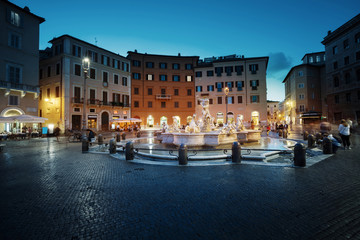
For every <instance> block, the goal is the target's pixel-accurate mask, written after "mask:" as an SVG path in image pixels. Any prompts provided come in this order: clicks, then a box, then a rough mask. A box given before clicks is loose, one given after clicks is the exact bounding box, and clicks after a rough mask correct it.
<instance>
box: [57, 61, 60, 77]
mask: <svg viewBox="0 0 360 240" xmlns="http://www.w3.org/2000/svg"><path fill="white" fill-rule="evenodd" d="M59 74H60V63H57V64H56V75H59Z"/></svg>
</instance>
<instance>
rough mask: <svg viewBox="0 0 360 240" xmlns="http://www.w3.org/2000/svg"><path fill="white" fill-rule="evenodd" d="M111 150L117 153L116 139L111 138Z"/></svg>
mask: <svg viewBox="0 0 360 240" xmlns="http://www.w3.org/2000/svg"><path fill="white" fill-rule="evenodd" d="M109 152H110V154H115V153H116V142H115V140H114V139H111V140H110V143H109Z"/></svg>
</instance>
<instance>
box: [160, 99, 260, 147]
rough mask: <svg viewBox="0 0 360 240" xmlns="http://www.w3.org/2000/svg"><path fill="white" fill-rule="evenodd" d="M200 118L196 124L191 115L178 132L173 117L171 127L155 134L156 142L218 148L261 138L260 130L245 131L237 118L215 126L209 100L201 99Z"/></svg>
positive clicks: (176, 123) (166, 127) (165, 127)
mask: <svg viewBox="0 0 360 240" xmlns="http://www.w3.org/2000/svg"><path fill="white" fill-rule="evenodd" d="M200 104H201V106H202V108H203V109H202V118H201V119H200V120H199V121H198V122H196V115H195V114H194V115H193V118H192V120H191V121H190V123H189V125H188V126H186V128H185V131H182V130H180V128H179V122H178V121H177V119H176V118H174V117H173V124H172V126H170V127H168V126H166V125H164V126H163V129H162V131H161V132H159V133H157V140H159V141H160V142H162V143H165V144H174V145H177V146H180V145H181V144H186V145H187V146H218V145H220V144H227V143H233V142H236V141H238V142H257V141H259V140H260V138H261V130H249V129H245V127H244V125H243V122H242V120H241V119H240V118H239V117H238V118H237V122H236V124H235V123H230V122H227V123H225V124H224V126H222V127H219V126H215V124H214V118H213V117H212V116H211V115H210V111H209V99H201V100H200Z"/></svg>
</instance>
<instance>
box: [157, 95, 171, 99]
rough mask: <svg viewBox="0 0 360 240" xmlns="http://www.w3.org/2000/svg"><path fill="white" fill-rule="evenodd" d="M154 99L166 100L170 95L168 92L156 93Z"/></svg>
mask: <svg viewBox="0 0 360 240" xmlns="http://www.w3.org/2000/svg"><path fill="white" fill-rule="evenodd" d="M156 99H167V100H170V99H171V95H170V94H156Z"/></svg>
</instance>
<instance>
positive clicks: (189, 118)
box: [186, 116, 192, 124]
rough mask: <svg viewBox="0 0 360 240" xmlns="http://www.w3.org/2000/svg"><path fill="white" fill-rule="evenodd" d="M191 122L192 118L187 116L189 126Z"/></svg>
mask: <svg viewBox="0 0 360 240" xmlns="http://www.w3.org/2000/svg"><path fill="white" fill-rule="evenodd" d="M191 120H192V116H187V118H186V123H187V124H188V123H190V122H191Z"/></svg>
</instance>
